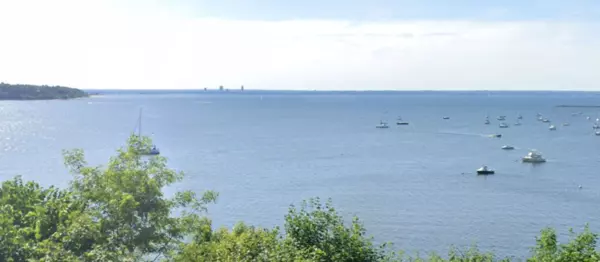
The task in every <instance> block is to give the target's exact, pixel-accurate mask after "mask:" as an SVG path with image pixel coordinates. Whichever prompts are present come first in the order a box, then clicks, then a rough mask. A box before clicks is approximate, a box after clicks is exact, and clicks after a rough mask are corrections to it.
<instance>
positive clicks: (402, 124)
mask: <svg viewBox="0 0 600 262" xmlns="http://www.w3.org/2000/svg"><path fill="white" fill-rule="evenodd" d="M396 125H399V126H407V125H408V122H406V121H403V120H402V117H398V119H397V122H396Z"/></svg>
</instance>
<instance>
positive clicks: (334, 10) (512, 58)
mask: <svg viewBox="0 0 600 262" xmlns="http://www.w3.org/2000/svg"><path fill="white" fill-rule="evenodd" d="M0 32H2V35H3V39H10V41H0V72H1V73H0V81H4V82H9V83H31V84H51V85H54V84H58V85H67V86H74V87H79V88H87V89H96V88H100V89H105V88H117V89H122V88H127V89H200V88H204V87H209V88H216V87H218V86H219V85H224V86H226V87H231V88H237V87H239V86H241V85H244V86H246V87H247V88H249V89H305V90H313V89H320V90H342V89H352V90H414V89H418V90H449V89H451V90H474V89H490V90H494V89H501V90H524V89H525V90H565V89H566V90H600V74H598V73H597V71H598V68H600V48H598V47H599V46H600V0H572V1H558V0H545V1H544V0H536V1H532V0H529V1H527V0H522V1H517V0H507V1H484V0H480V1H475V0H396V1H392V0H371V1H341V0H329V1H325V0H323V1H318V0H305V1H291V0H288V1H283V0H281V1H275V0H254V1H247V0H212V1H202V0H196V1H192V0H170V1H168V0H89V1H82V0H53V1H47V0H19V1H10V0H0Z"/></svg>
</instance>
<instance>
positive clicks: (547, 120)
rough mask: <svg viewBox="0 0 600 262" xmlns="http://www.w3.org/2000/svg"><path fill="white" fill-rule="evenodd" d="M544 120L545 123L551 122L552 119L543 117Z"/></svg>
mask: <svg viewBox="0 0 600 262" xmlns="http://www.w3.org/2000/svg"><path fill="white" fill-rule="evenodd" d="M542 122H544V123H550V119H548V118H544V119H542Z"/></svg>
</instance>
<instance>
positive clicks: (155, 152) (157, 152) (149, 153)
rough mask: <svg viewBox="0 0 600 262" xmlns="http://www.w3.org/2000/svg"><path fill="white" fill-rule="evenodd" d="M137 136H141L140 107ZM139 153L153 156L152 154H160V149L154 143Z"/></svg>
mask: <svg viewBox="0 0 600 262" xmlns="http://www.w3.org/2000/svg"><path fill="white" fill-rule="evenodd" d="M137 131H138V133H137V136H138V138H141V137H142V109H141V108H140V116H139V117H138V125H137ZM140 154H142V155H149V156H153V155H159V154H160V150H159V149H158V148H157V147H156V145H152V147H151V148H150V149H149V150H148V151H145V152H140Z"/></svg>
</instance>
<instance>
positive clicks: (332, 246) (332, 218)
mask: <svg viewBox="0 0 600 262" xmlns="http://www.w3.org/2000/svg"><path fill="white" fill-rule="evenodd" d="M285 231H286V237H287V238H286V240H287V241H289V242H290V243H291V245H292V246H293V247H294V248H296V249H298V250H302V251H305V252H306V253H307V254H309V257H311V258H316V259H317V260H318V261H378V260H380V259H382V258H383V257H384V254H383V251H382V250H381V249H379V248H376V247H374V246H373V243H372V240H371V239H370V238H366V237H365V234H366V230H365V228H364V226H363V225H362V223H361V222H360V221H359V220H358V218H356V217H355V218H354V219H353V220H352V223H351V225H350V226H349V227H346V226H345V225H344V221H343V219H342V217H341V216H339V215H338V214H337V212H336V210H335V209H334V208H333V206H332V204H331V201H328V202H326V203H325V205H323V204H322V203H321V202H320V201H319V199H318V198H316V199H311V200H310V201H305V202H303V203H302V206H301V208H300V209H296V208H295V207H293V206H292V207H291V208H290V210H289V213H288V214H287V215H286V216H285Z"/></svg>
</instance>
